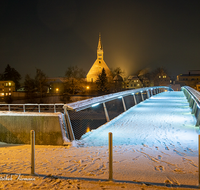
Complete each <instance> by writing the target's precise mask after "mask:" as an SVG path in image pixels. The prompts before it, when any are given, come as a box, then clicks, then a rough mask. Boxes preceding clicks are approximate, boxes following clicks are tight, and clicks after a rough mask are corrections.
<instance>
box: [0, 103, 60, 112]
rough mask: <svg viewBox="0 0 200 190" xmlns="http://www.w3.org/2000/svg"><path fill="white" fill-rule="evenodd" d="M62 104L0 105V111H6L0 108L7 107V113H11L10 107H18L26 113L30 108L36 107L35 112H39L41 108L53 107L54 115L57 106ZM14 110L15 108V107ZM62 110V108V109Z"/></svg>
mask: <svg viewBox="0 0 200 190" xmlns="http://www.w3.org/2000/svg"><path fill="white" fill-rule="evenodd" d="M63 105H64V103H56V104H30V103H28V104H0V111H6V109H1V108H2V107H5V106H7V111H12V109H11V108H12V106H18V107H21V109H23V112H26V111H27V110H28V109H32V107H30V106H37V112H40V111H41V110H42V108H43V106H53V108H52V109H53V110H54V113H55V112H57V111H56V108H57V106H63ZM15 108H16V107H15ZM62 109H63V107H62Z"/></svg>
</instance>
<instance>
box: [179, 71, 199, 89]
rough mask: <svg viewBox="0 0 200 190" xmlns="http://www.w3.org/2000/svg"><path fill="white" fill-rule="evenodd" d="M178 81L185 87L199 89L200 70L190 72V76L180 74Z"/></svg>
mask: <svg viewBox="0 0 200 190" xmlns="http://www.w3.org/2000/svg"><path fill="white" fill-rule="evenodd" d="M177 81H178V82H179V83H182V84H183V85H184V86H190V87H192V88H194V89H197V88H198V87H197V86H198V83H199V82H200V70H190V71H189V72H188V74H180V75H178V76H177Z"/></svg>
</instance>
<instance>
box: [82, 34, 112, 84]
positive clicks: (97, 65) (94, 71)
mask: <svg viewBox="0 0 200 190" xmlns="http://www.w3.org/2000/svg"><path fill="white" fill-rule="evenodd" d="M103 53H104V52H103V46H102V42H101V34H99V42H98V46H97V59H96V61H95V62H94V64H93V65H92V67H91V68H90V70H89V72H88V73H87V75H86V79H87V82H95V81H96V80H97V78H98V75H99V74H100V73H101V72H102V69H103V68H104V69H105V72H106V76H107V78H108V82H110V81H111V80H112V73H111V71H110V69H109V68H108V66H107V64H106V63H105V61H104V59H103Z"/></svg>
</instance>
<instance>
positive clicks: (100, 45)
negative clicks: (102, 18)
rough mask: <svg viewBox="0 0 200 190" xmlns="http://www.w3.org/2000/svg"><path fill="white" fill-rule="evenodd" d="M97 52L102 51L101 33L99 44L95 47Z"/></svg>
mask: <svg viewBox="0 0 200 190" xmlns="http://www.w3.org/2000/svg"><path fill="white" fill-rule="evenodd" d="M97 49H98V50H102V49H103V47H102V44H101V33H100V32H99V43H98V47H97Z"/></svg>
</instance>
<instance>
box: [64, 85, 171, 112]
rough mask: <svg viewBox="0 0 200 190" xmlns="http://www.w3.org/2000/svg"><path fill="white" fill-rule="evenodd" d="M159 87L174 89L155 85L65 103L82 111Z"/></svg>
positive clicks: (71, 108)
mask: <svg viewBox="0 0 200 190" xmlns="http://www.w3.org/2000/svg"><path fill="white" fill-rule="evenodd" d="M158 89H167V90H172V89H171V88H170V87H166V86H155V87H146V88H139V89H134V90H126V91H122V92H117V93H113V94H108V95H103V96H98V97H94V98H90V99H86V100H82V101H78V102H73V103H69V104H65V105H64V107H65V108H66V109H67V110H75V111H80V110H83V109H87V108H89V107H91V106H92V105H95V104H96V103H99V104H101V103H104V102H108V101H111V100H114V99H117V98H119V97H125V96H129V95H131V94H136V93H139V92H141V91H142V92H144V91H149V90H151V91H152V90H158Z"/></svg>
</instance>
